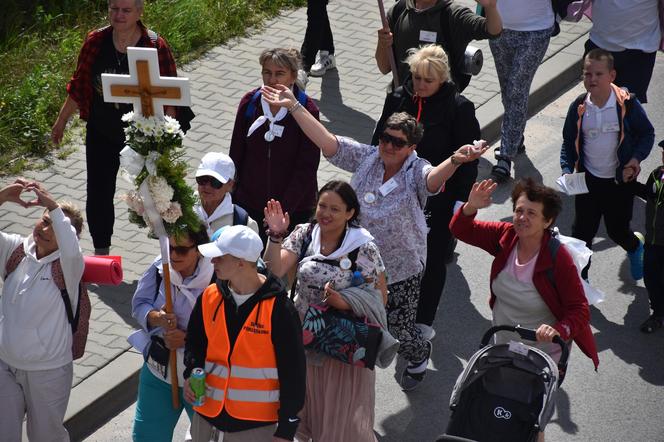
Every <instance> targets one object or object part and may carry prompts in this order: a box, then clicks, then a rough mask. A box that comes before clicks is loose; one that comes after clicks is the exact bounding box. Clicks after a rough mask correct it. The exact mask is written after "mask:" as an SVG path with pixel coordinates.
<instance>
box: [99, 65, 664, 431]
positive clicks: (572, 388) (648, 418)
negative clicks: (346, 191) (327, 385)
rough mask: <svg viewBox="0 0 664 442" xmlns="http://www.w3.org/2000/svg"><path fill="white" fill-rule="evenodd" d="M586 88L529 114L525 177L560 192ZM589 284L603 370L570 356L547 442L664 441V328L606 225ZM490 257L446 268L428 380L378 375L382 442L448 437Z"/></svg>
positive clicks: (661, 94)
mask: <svg viewBox="0 0 664 442" xmlns="http://www.w3.org/2000/svg"><path fill="white" fill-rule="evenodd" d="M662 78H664V54H661V53H660V54H659V55H658V59H657V65H656V68H655V73H654V76H653V80H652V82H651V85H650V89H649V99H650V100H649V101H650V103H649V104H647V105H645V107H646V110H647V112H648V114H649V116H650V119H651V121H652V122H653V124H654V125H655V128H656V141H657V142H658V141H659V140H661V139H663V138H664V85H663V84H662V82H661V79H662ZM581 92H583V88H582V86H581V85H576V86H575V87H574V88H572V89H571V90H569V91H568V92H566V93H564V94H563V95H562V96H561V97H559V98H558V99H556V100H555V101H553V102H552V103H550V104H549V105H548V106H546V108H545V109H543V110H542V111H541V112H540V113H538V114H537V115H536V116H534V117H533V118H531V119H530V120H529V122H528V126H527V129H526V146H527V150H526V154H524V155H522V156H520V157H519V158H518V159H517V161H516V162H515V173H516V176H517V178H520V177H526V176H532V177H534V178H536V179H540V180H543V182H544V183H545V184H547V185H550V186H554V182H555V179H556V178H557V177H558V176H559V174H560V167H559V162H558V158H559V152H560V143H561V130H562V125H563V121H564V118H565V114H566V111H567V108H568V106H569V103H570V102H571V101H572V100H573V98H574V97H576V96H577V95H578V94H579V93H581ZM660 162H661V149H660V148H659V147H657V146H655V147H654V148H653V151H652V153H651V155H650V156H649V158H648V159H647V160H646V161H644V162H643V163H642V169H643V172H642V175H641V176H640V177H639V179H640V181H644V180H645V179H646V177H647V173H648V172H649V171H650V170H651V169H653V168H654V167H656V166H657V165H658V164H660ZM489 171H490V163H489V162H488V161H486V160H482V163H481V169H480V177H486V176H488V174H489ZM510 190H511V185H510V184H505V185H502V186H501V187H500V188H499V189H498V190H497V192H496V195H495V198H494V201H495V203H494V205H493V206H491V207H490V208H487V209H485V210H483V211H481V212H480V217H481V218H482V219H486V220H499V219H507V220H509V219H511V205H510V202H509V192H510ZM564 202H565V209H564V211H563V214H562V216H561V217H560V218H559V219H558V221H557V223H556V224H557V225H558V226H559V228H560V230H561V232H562V233H563V234H569V233H570V226H571V220H572V216H573V213H572V209H573V206H572V199H571V198H569V197H564ZM643 212H644V203H643V202H642V201H640V200H638V199H636V200H635V204H634V217H633V223H632V226H633V228H634V229H635V230H640V229H642V228H643V224H644V214H643ZM594 249H595V256H594V258H593V265H592V269H591V272H590V281H591V283H592V284H593V285H594V286H595V287H597V288H599V289H601V290H602V291H604V292H605V293H606V295H607V296H606V300H605V301H604V302H603V303H601V304H599V305H598V306H597V307H592V308H591V316H592V319H591V323H592V326H593V331H594V333H595V339H596V342H597V346H598V349H599V351H600V367H599V370H598V371H597V372H595V371H594V369H593V365H592V362H591V361H590V359H588V358H586V357H585V356H584V355H583V354H582V353H581V352H580V351H579V350H578V348H574V349H573V350H572V354H571V358H570V364H569V370H568V374H567V378H566V379H565V383H564V384H563V386H562V389H561V390H560V391H559V394H558V397H557V400H556V412H555V414H554V416H553V418H552V420H551V421H550V423H549V425H548V427H547V430H546V439H547V441H560V442H563V441H616V442H618V441H664V419H662V413H661V410H662V406H663V405H664V370H663V367H664V351H663V350H664V331H660V332H658V333H655V334H652V335H644V334H642V333H641V332H639V330H638V327H639V324H640V323H641V322H642V321H643V320H644V319H645V318H646V317H647V316H648V314H649V310H648V298H647V293H646V290H645V287H644V285H643V281H639V282H637V283H635V282H634V281H633V280H632V279H631V277H630V274H629V265H628V261H627V258H626V255H625V253H624V251H622V249H620V248H619V247H618V246H616V245H615V244H614V243H613V242H612V241H611V240H609V239H608V237H607V236H606V232H605V230H604V228H603V227H601V229H600V232H599V233H598V236H597V238H596V240H595V246H594ZM490 263H491V258H490V257H489V256H488V255H487V254H486V253H484V252H483V251H481V250H479V249H474V248H471V247H469V246H466V245H465V244H459V246H458V247H457V257H456V260H455V262H454V263H452V264H450V265H449V266H448V279H447V284H446V287H445V291H444V294H443V300H442V302H441V306H440V309H439V311H438V317H437V319H436V322H435V324H434V326H435V328H436V331H437V337H436V339H435V340H434V351H433V357H432V361H431V364H430V366H429V371H428V374H427V377H426V379H425V381H424V382H423V384H422V385H421V387H420V388H419V389H418V390H416V391H414V392H411V393H408V394H406V393H404V392H402V391H401V390H400V389H399V387H398V385H397V382H396V379H397V374H398V373H399V372H400V370H401V369H403V363H397V364H396V366H394V365H393V366H392V367H390V368H388V369H385V370H378V371H377V377H376V424H375V430H376V434H377V437H378V440H380V441H390V442H392V441H394V442H397V441H431V440H433V439H435V437H436V436H437V435H439V434H440V433H442V432H444V430H445V426H446V425H447V422H448V419H449V411H448V401H449V397H450V393H451V391H452V387H453V386H454V382H455V380H456V378H457V376H458V375H459V373H460V372H461V370H462V369H463V367H464V365H465V363H466V361H467V360H468V358H470V356H471V355H472V354H473V352H474V351H475V350H476V348H477V346H478V344H479V340H480V338H481V336H482V334H483V332H484V331H485V330H486V329H487V328H488V327H489V326H490V311H489V307H488V304H487V295H488V279H489V276H488V275H489V267H490ZM133 410H134V406H133V405H132V406H131V407H129V408H127V409H126V410H125V411H123V412H122V413H121V414H119V415H117V416H116V417H115V418H114V419H112V420H111V421H110V422H108V423H107V424H106V425H104V426H103V427H102V428H100V429H99V430H98V431H97V432H95V433H94V434H92V435H91V436H90V437H89V438H88V439H86V440H90V441H119V440H128V439H130V438H131V425H132V420H133ZM186 426H187V419H186V417H183V418H182V419H181V420H180V423H179V425H178V427H177V429H176V434H175V437H174V440H182V438H183V436H184V432H185V430H186Z"/></svg>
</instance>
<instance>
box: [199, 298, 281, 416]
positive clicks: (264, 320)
mask: <svg viewBox="0 0 664 442" xmlns="http://www.w3.org/2000/svg"><path fill="white" fill-rule="evenodd" d="M201 296H202V299H201V305H202V312H203V324H204V326H205V334H206V336H207V339H208V346H207V354H206V362H205V372H206V379H205V380H206V399H205V402H204V403H203V405H201V406H200V407H194V409H195V410H196V411H197V412H198V413H200V414H202V415H204V416H208V417H216V416H218V415H219V414H220V413H221V410H222V409H225V410H226V412H227V413H228V414H229V415H231V416H232V417H234V418H236V419H243V420H252V421H261V422H276V421H277V420H278V410H279V374H278V371H277V362H276V355H275V354H274V346H273V344H272V309H273V308H274V302H275V300H276V298H274V297H272V298H269V299H266V300H262V301H260V302H258V303H257V304H256V305H255V306H254V308H253V310H252V311H251V313H249V316H248V317H247V320H246V321H245V323H244V324H243V326H242V329H241V330H240V333H239V334H238V336H237V339H236V341H235V345H234V346H233V348H231V347H230V341H229V338H228V330H227V326H226V314H225V309H224V306H223V300H222V297H221V294H220V293H219V291H218V289H217V287H216V285H212V286H210V287H208V288H207V289H206V290H205V292H203V295H201ZM220 303H221V305H220ZM215 311H216V318H215V317H214V314H215ZM229 354H230V355H231V356H230V360H229ZM229 367H230V370H229Z"/></svg>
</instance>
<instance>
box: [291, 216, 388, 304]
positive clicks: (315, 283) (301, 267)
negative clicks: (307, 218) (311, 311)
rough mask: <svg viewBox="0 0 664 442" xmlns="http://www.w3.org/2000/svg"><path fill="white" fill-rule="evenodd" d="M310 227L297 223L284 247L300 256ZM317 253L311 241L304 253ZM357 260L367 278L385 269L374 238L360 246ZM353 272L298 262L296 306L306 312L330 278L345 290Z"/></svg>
mask: <svg viewBox="0 0 664 442" xmlns="http://www.w3.org/2000/svg"><path fill="white" fill-rule="evenodd" d="M308 228H309V224H308V223H307V224H299V225H297V226H296V227H295V229H294V230H293V232H292V233H291V234H290V235H289V236H288V238H286V239H285V240H284V243H283V245H282V248H283V249H285V250H288V251H289V252H292V253H294V254H295V255H297V256H298V257H299V256H300V250H301V249H302V246H303V244H304V239H305V237H306V235H307V230H308ZM314 253H315V252H314V250H313V247H312V245H311V243H310V244H309V247H308V248H307V251H306V253H305V254H304V256H311V255H313V254H314ZM355 263H356V264H357V270H359V271H360V272H361V273H362V276H363V277H364V278H365V279H368V278H372V279H373V281H377V278H378V275H379V274H380V273H381V272H383V271H384V270H385V266H384V265H383V260H382V258H381V257H380V253H379V252H378V247H377V246H376V244H375V243H374V242H373V241H370V242H368V243H365V244H363V245H361V246H360V250H359V253H358V255H357V260H356V261H355ZM352 276H353V273H352V272H351V271H350V270H343V269H342V268H341V267H338V266H335V265H332V264H326V263H322V262H317V261H307V262H304V263H298V265H297V284H296V285H295V293H296V294H297V297H296V299H295V307H296V308H297V310H298V312H299V313H300V316H304V313H305V312H306V311H307V309H308V308H309V304H310V303H317V302H321V301H322V300H323V291H324V288H325V284H327V283H328V282H330V281H331V282H332V284H333V286H334V287H333V288H334V289H335V290H342V289H345V288H347V287H350V285H351V278H352Z"/></svg>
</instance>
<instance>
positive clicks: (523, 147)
mask: <svg viewBox="0 0 664 442" xmlns="http://www.w3.org/2000/svg"><path fill="white" fill-rule="evenodd" d="M524 141H525V138H524V137H523V136H522V137H521V140H519V147H518V148H517V149H516V154H517V155H521V154H522V153H524V152H525V151H526V145H525V144H523V143H524ZM662 143H664V140H662ZM493 156H494V158H495V159H497V160H500V159H501V158H502V157H503V156H502V155H501V153H500V146H498V147H496V148H495V149H493Z"/></svg>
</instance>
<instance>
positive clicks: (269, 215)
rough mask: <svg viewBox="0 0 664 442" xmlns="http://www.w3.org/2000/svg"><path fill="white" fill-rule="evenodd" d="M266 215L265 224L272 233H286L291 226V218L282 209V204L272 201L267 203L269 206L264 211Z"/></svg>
mask: <svg viewBox="0 0 664 442" xmlns="http://www.w3.org/2000/svg"><path fill="white" fill-rule="evenodd" d="M263 214H264V215H265V223H266V224H267V228H268V229H270V232H272V233H275V234H276V233H285V232H286V231H287V230H288V226H289V225H290V217H289V216H288V212H286V213H284V211H283V210H282V208H281V203H280V202H279V201H275V200H273V199H271V200H270V201H268V202H267V206H266V207H265V209H263Z"/></svg>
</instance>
